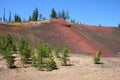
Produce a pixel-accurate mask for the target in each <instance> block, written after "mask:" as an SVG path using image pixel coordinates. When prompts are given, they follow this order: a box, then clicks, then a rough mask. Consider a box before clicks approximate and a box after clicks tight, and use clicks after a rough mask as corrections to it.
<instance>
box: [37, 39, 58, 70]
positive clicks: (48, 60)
mask: <svg viewBox="0 0 120 80" xmlns="http://www.w3.org/2000/svg"><path fill="white" fill-rule="evenodd" d="M36 58H37V67H38V69H39V70H43V68H46V69H47V70H53V69H54V68H55V67H56V63H55V61H54V58H53V56H52V53H51V47H50V46H49V44H46V43H44V42H41V41H40V42H39V43H38V46H37V57H36Z"/></svg>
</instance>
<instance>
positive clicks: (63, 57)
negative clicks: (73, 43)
mask: <svg viewBox="0 0 120 80" xmlns="http://www.w3.org/2000/svg"><path fill="white" fill-rule="evenodd" d="M69 54H70V51H69V50H68V48H67V46H66V45H65V46H64V49H63V51H62V54H61V58H60V59H61V64H62V65H63V66H67V65H68V61H70V59H69Z"/></svg>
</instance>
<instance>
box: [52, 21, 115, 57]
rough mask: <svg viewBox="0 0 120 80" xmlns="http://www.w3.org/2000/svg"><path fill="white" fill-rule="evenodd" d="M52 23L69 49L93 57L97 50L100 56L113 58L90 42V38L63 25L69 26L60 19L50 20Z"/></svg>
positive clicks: (110, 54) (93, 42) (97, 45)
mask: <svg viewBox="0 0 120 80" xmlns="http://www.w3.org/2000/svg"><path fill="white" fill-rule="evenodd" d="M52 22H53V23H54V26H55V27H56V28H57V29H58V30H59V31H61V35H62V36H64V38H65V40H66V41H68V45H69V47H70V49H72V50H73V51H75V52H76V51H77V52H84V53H87V54H89V55H94V54H95V53H96V51H97V49H98V48H100V49H101V51H102V56H104V57H108V56H114V54H113V53H112V52H110V51H109V50H107V49H106V48H105V47H104V46H102V45H100V44H98V43H96V42H95V41H92V39H91V38H90V37H88V36H87V35H84V34H83V33H81V32H78V31H77V30H76V29H74V28H72V27H66V26H65V25H63V24H66V25H69V23H67V22H65V21H64V20H62V19H52V20H51V23H52Z"/></svg>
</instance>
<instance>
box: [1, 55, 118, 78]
mask: <svg viewBox="0 0 120 80" xmlns="http://www.w3.org/2000/svg"><path fill="white" fill-rule="evenodd" d="M70 59H71V61H70V64H72V66H66V67H64V66H61V65H60V63H59V60H57V65H58V69H57V70H53V71H38V70H37V69H36V68H35V67H25V68H22V67H18V68H15V69H9V68H7V67H6V63H5V60H4V59H3V58H2V57H0V80H120V57H112V58H102V59H101V62H103V63H104V64H98V65H96V64H94V62H93V57H91V56H87V55H85V54H74V55H73V54H72V55H71V58H70Z"/></svg>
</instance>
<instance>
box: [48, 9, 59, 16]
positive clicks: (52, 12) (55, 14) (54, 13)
mask: <svg viewBox="0 0 120 80" xmlns="http://www.w3.org/2000/svg"><path fill="white" fill-rule="evenodd" d="M56 16H57V13H56V11H55V9H54V8H53V9H52V10H51V15H50V17H51V18H56Z"/></svg>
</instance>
